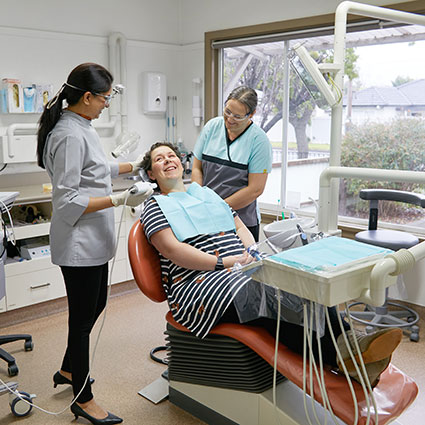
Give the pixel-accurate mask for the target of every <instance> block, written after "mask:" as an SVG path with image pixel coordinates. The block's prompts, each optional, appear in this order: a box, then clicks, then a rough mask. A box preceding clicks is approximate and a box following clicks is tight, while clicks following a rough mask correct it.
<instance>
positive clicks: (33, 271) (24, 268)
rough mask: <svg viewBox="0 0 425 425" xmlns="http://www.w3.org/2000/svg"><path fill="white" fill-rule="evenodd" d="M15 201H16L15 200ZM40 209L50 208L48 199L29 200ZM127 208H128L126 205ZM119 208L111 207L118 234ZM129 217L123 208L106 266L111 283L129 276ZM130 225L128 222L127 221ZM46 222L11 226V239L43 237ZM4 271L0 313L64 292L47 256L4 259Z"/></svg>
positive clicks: (56, 268) (46, 226)
mask: <svg viewBox="0 0 425 425" xmlns="http://www.w3.org/2000/svg"><path fill="white" fill-rule="evenodd" d="M17 203H19V200H18V202H17ZM32 204H34V205H36V206H37V207H39V208H40V209H43V210H45V211H49V210H50V211H51V205H50V200H48V201H45V202H35V203H34V202H32ZM126 209H128V210H129V208H126ZM122 210H123V207H119V208H115V209H114V212H115V230H116V234H118V233H117V232H118V227H119V223H120V220H121V213H122ZM131 219H132V217H131V216H130V214H129V212H128V211H124V214H123V216H122V224H121V231H120V235H119V238H118V245H117V251H116V258H115V261H113V260H111V261H110V263H109V268H110V270H111V267H112V264H113V263H114V264H113V270H112V278H111V283H112V284H114V283H118V282H124V281H126V280H129V279H132V275H131V271H129V266H128V264H129V263H128V255H127V234H128V231H127V229H128V228H129V225H128V223H127V221H129V220H130V221H131ZM131 224H132V221H131ZM49 230H50V223H41V224H28V225H23V226H15V231H14V232H15V238H16V240H17V241H21V240H23V239H28V238H38V237H43V236H44V237H45V236H46V235H48V234H49ZM5 274H6V297H5V298H4V299H3V300H2V301H0V313H1V312H3V311H7V310H13V309H17V308H21V307H25V306H28V305H32V304H37V303H41V302H44V301H49V300H53V299H55V298H59V297H63V296H65V295H66V291H65V285H64V282H63V277H62V273H61V271H60V268H59V267H58V266H56V265H54V264H52V262H51V261H50V256H47V257H46V256H43V257H42V258H33V259H31V260H24V261H20V262H17V261H15V262H7V263H6V265H5Z"/></svg>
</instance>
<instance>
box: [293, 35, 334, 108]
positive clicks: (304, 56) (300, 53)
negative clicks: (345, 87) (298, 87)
mask: <svg viewBox="0 0 425 425" xmlns="http://www.w3.org/2000/svg"><path fill="white" fill-rule="evenodd" d="M289 59H290V63H291V66H292V68H293V69H294V70H295V72H296V73H297V74H298V75H299V77H300V78H301V81H302V82H303V84H304V85H305V87H306V88H307V90H308V91H309V93H310V94H311V96H312V97H313V99H314V100H315V101H321V100H322V99H323V98H324V100H325V101H326V103H328V104H329V106H330V107H333V106H335V105H337V104H338V103H339V101H340V99H338V98H337V97H335V94H334V92H333V91H332V88H331V87H330V85H329V84H328V82H327V81H326V79H325V77H324V76H323V74H322V71H321V68H320V67H319V65H318V64H317V63H316V61H315V60H314V59H313V58H312V57H311V56H310V54H309V53H308V51H307V49H306V48H305V47H304V46H303V45H302V44H301V43H297V44H296V45H295V46H294V47H293V49H292V54H291V56H290V58H289ZM326 65H329V64H326Z"/></svg>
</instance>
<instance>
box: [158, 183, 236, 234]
mask: <svg viewBox="0 0 425 425" xmlns="http://www.w3.org/2000/svg"><path fill="white" fill-rule="evenodd" d="M154 198H155V200H156V202H158V205H159V207H160V208H161V211H162V212H163V213H164V215H165V217H166V219H167V220H168V223H169V224H170V226H171V229H172V231H173V233H174V234H175V236H176V238H177V239H178V240H179V241H180V242H183V241H185V240H186V239H188V238H191V237H194V236H198V235H205V234H214V233H219V232H223V231H229V230H236V227H235V219H234V217H233V214H232V211H231V210H230V207H229V206H228V205H227V204H226V202H224V201H223V199H221V197H220V196H219V195H217V194H216V193H215V192H214V191H213V190H211V189H209V188H208V187H206V186H204V187H201V186H199V184H198V183H192V184H191V185H190V186H189V188H188V189H187V191H186V192H171V193H169V194H168V195H155V196H154Z"/></svg>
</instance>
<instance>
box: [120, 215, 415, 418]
mask: <svg viewBox="0 0 425 425" xmlns="http://www.w3.org/2000/svg"><path fill="white" fill-rule="evenodd" d="M128 252H129V259H130V264H131V268H132V271H133V275H134V279H135V281H136V283H137V285H138V286H139V288H140V290H141V291H142V292H143V293H144V294H145V295H146V296H147V297H149V298H150V299H151V300H152V301H155V302H163V301H166V294H165V292H164V290H163V287H162V282H161V269H160V262H159V256H158V253H157V251H156V250H155V248H154V247H153V246H152V245H151V244H150V243H149V242H148V240H147V238H146V236H145V234H144V232H143V227H142V225H141V223H140V222H139V221H137V222H135V223H134V225H133V226H132V228H131V230H130V233H129V239H128ZM166 321H167V328H166V331H165V334H166V335H167V341H168V342H167V346H168V350H169V353H168V372H169V400H170V402H171V403H173V404H175V405H177V406H179V407H181V408H182V409H184V410H186V411H188V412H189V413H191V414H192V415H194V416H196V417H198V418H200V419H201V420H203V421H204V422H206V423H208V424H214V425H235V424H241V425H264V424H272V423H275V421H276V415H278V416H279V420H280V423H282V424H285V425H305V424H307V423H308V421H307V418H306V415H305V412H304V408H303V397H304V393H303V391H302V387H303V382H302V376H303V359H302V357H301V356H300V355H298V354H296V353H294V352H292V351H290V350H289V349H288V348H286V347H285V346H284V345H283V344H281V343H279V347H278V360H277V369H278V372H279V374H278V377H277V387H276V400H277V403H276V406H277V408H276V409H275V408H274V404H273V388H272V374H273V367H272V365H273V362H274V352H275V339H274V337H273V336H271V335H270V334H269V333H268V332H267V331H266V330H264V329H262V328H259V327H255V326H248V325H241V324H232V323H222V324H219V325H217V326H216V327H214V328H213V329H212V331H211V332H210V334H209V335H208V336H207V337H206V338H204V339H199V338H197V337H195V336H194V335H193V334H191V333H190V332H189V331H188V330H187V329H186V328H185V327H183V326H182V325H180V324H179V323H177V322H176V321H175V320H174V319H173V317H172V315H171V312H168V313H167V315H166ZM307 369H308V368H307ZM284 377H286V379H285V378H284ZM313 381H314V382H313V391H314V395H315V399H316V400H318V401H319V402H321V401H322V396H321V393H320V390H319V388H318V385H317V381H316V379H314V380H313ZM325 382H326V388H327V391H328V397H329V399H330V403H331V406H332V409H333V412H334V414H335V415H336V416H337V417H338V418H339V419H337V421H339V422H338V424H341V425H342V424H352V423H354V404H353V400H352V398H351V394H350V391H349V389H348V384H347V381H346V379H345V377H344V376H342V375H339V374H337V373H335V372H334V371H332V370H330V369H327V370H325ZM307 383H309V378H308V377H307ZM353 387H354V391H355V394H356V397H357V403H358V407H359V422H358V423H359V424H365V423H366V416H367V412H366V410H367V409H366V401H365V396H364V393H363V391H362V389H361V386H360V385H359V384H358V383H357V382H354V381H353ZM307 393H310V389H309V385H308V389H307ZM373 393H374V395H375V399H376V402H377V411H378V420H379V425H384V424H387V423H389V422H391V421H393V420H394V419H395V418H397V417H398V416H399V415H400V414H401V413H402V412H403V411H404V410H405V409H406V408H407V407H408V406H409V405H410V404H411V403H412V402H413V400H414V399H415V397H416V395H417V393H418V388H417V386H416V384H415V382H414V381H413V380H412V379H411V378H409V377H408V376H406V375H405V374H404V373H403V372H401V371H400V370H399V369H397V368H396V367H395V366H393V365H392V364H390V365H389V367H388V368H387V369H386V371H385V372H384V373H383V374H382V375H381V379H380V381H379V383H378V385H377V386H376V387H375V388H374V390H373ZM313 403H314V405H315V406H316V412H317V414H318V416H319V418H320V419H322V421H321V422H322V423H324V422H323V419H324V418H325V416H326V415H328V416H329V413H326V412H325V411H324V409H323V408H321V406H320V405H319V403H317V402H313ZM308 405H310V402H308ZM310 415H311V408H310ZM370 419H371V420H370V424H375V416H374V414H372V416H371V418H370ZM327 420H328V421H330V422H329V423H331V421H332V419H330V418H329V417H328V418H327Z"/></svg>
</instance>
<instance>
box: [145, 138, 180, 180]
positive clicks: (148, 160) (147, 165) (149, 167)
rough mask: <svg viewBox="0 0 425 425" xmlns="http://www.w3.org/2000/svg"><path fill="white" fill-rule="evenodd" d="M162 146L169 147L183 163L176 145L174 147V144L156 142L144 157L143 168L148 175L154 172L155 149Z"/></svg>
mask: <svg viewBox="0 0 425 425" xmlns="http://www.w3.org/2000/svg"><path fill="white" fill-rule="evenodd" d="M161 146H168V147H169V148H170V149H171V150H173V151H174V153H175V154H176V155H177V156H178V158H179V159H180V161H181V159H182V158H181V153H180V151H179V149H178V147H177V146H176V145H173V144H172V143H168V142H163V141H159V142H156V143H154V144H153V145H152V146H151V147H150V149H149V150H148V151H147V152H146V153H145V156H144V157H143V160H142V168H143V170H145V173H146V175H147V172H148V171H151V170H152V152H153V151H154V150H155V149H157V148H160V147H161Z"/></svg>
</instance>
